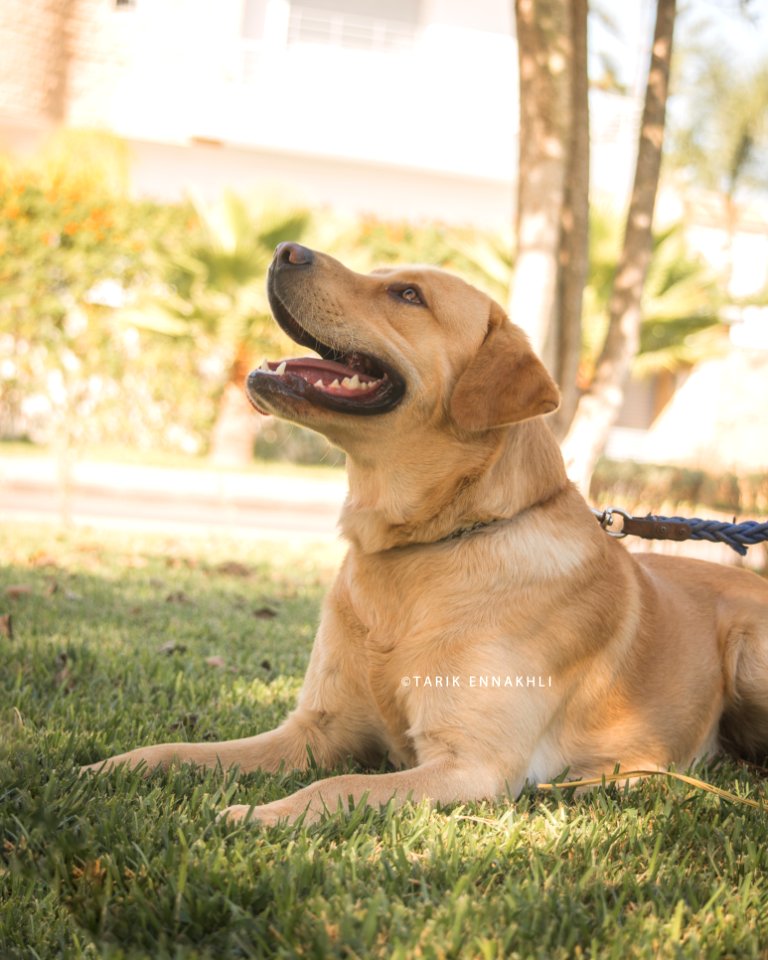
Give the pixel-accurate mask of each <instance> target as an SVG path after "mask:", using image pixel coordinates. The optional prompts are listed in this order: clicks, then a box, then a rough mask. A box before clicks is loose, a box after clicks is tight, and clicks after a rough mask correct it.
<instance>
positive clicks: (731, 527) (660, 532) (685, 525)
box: [592, 507, 768, 557]
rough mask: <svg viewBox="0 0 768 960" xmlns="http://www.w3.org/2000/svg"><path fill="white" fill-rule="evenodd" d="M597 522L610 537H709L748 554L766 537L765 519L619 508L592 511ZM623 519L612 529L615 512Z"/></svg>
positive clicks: (665, 538) (737, 551) (767, 534)
mask: <svg viewBox="0 0 768 960" xmlns="http://www.w3.org/2000/svg"><path fill="white" fill-rule="evenodd" d="M592 513H594V515H595V517H596V518H597V522H598V523H599V524H600V526H601V527H602V528H603V530H605V532H606V533H607V534H608V535H609V536H611V537H617V538H621V537H627V536H635V537H643V538H644V539H646V540H677V541H680V540H709V541H710V542H712V543H727V544H728V546H729V547H731V548H732V549H733V550H735V551H736V553H739V554H741V556H742V557H745V556H746V555H747V548H748V547H752V546H754V545H755V544H756V543H762V542H763V541H766V540H768V522H766V523H760V522H759V521H757V520H745V521H744V522H743V523H736V521H735V520H734V521H733V523H729V522H728V521H727V520H725V521H723V520H701V519H699V518H698V517H693V518H686V517H656V516H653V515H652V514H648V516H647V517H632V516H630V515H629V514H628V513H625V511H624V510H620V509H619V508H618V507H606V508H605V510H593V511H592ZM617 514H618V516H620V517H621V518H622V523H621V527H620V528H619V529H616V530H614V529H611V528H612V527H613V525H614V522H615V518H616V515H617Z"/></svg>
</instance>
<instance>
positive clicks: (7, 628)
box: [0, 613, 13, 640]
mask: <svg viewBox="0 0 768 960" xmlns="http://www.w3.org/2000/svg"><path fill="white" fill-rule="evenodd" d="M0 637H7V638H8V639H9V640H13V618H12V617H11V615H10V613H4V614H3V615H2V616H0Z"/></svg>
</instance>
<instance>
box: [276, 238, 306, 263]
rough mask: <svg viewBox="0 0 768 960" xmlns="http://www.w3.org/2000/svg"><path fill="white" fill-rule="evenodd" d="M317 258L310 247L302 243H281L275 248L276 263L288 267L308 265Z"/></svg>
mask: <svg viewBox="0 0 768 960" xmlns="http://www.w3.org/2000/svg"><path fill="white" fill-rule="evenodd" d="M314 259H315V255H314V253H313V252H312V251H311V250H310V249H309V247H302V245H301V244H300V243H279V244H278V245H277V249H276V250H275V265H276V266H286V267H308V266H309V265H310V264H311V263H312V262H313V261H314Z"/></svg>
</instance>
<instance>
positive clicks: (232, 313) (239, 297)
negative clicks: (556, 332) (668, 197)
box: [0, 131, 722, 465]
mask: <svg viewBox="0 0 768 960" xmlns="http://www.w3.org/2000/svg"><path fill="white" fill-rule="evenodd" d="M127 169H128V158H127V155H126V151H125V148H124V146H123V144H122V143H121V142H120V141H119V140H117V139H116V138H114V137H112V136H109V135H105V134H92V133H83V132H72V131H69V132H67V133H65V134H63V135H59V136H58V137H57V138H56V139H55V140H54V141H53V142H52V143H51V145H50V146H49V148H48V149H47V150H46V151H45V152H44V153H43V154H42V155H41V156H40V157H39V158H37V159H36V160H35V162H33V163H29V164H26V165H22V166H20V165H16V164H14V163H12V162H11V161H10V160H8V159H0V437H2V438H3V439H11V438H14V439H25V440H29V441H31V442H33V443H39V444H52V443H58V444H59V445H60V446H61V447H63V448H64V449H66V450H69V451H73V450H76V451H78V452H79V451H82V450H83V449H86V448H90V447H94V446H104V445H107V446H111V447H114V446H116V445H126V446H131V447H133V448H134V449H139V450H144V451H179V452H184V453H187V454H199V455H206V456H210V457H212V458H213V459H214V460H216V461H218V462H219V463H222V464H231V465H237V464H242V463H245V462H248V461H249V460H250V459H251V458H252V457H253V454H254V451H255V452H256V453H257V454H258V455H259V456H261V457H265V458H274V457H278V456H279V457H283V458H288V459H292V460H294V461H298V462H332V463H337V462H339V460H340V455H339V454H337V453H336V452H335V451H331V450H330V448H329V447H328V444H327V443H326V441H324V440H323V439H322V438H317V437H315V436H314V435H309V434H307V433H306V432H305V431H301V430H299V429H298V428H295V427H291V426H288V425H283V424H277V423H273V422H272V421H269V420H265V419H264V418H261V417H258V416H256V415H254V414H253V413H252V411H251V410H250V408H249V406H248V404H247V402H246V401H245V398H244V393H243V387H242V384H243V380H244V378H245V376H246V374H247V372H248V370H249V369H250V368H251V367H252V366H253V365H255V364H257V363H258V361H259V360H260V358H261V357H262V356H264V355H269V356H271V357H274V356H280V355H287V354H289V353H290V352H291V351H292V349H294V348H293V347H292V346H291V345H290V343H289V341H287V339H286V338H285V337H284V336H283V335H282V334H281V333H280V331H279V330H278V329H277V327H276V325H275V324H274V323H273V321H272V320H271V318H270V315H269V310H268V304H267V300H266V295H265V278H266V271H267V268H268V266H269V262H270V259H271V256H272V251H273V249H274V247H275V245H276V244H277V243H278V242H279V241H280V240H285V239H293V240H303V241H305V242H307V243H309V244H310V245H314V246H321V247H322V248H323V249H325V250H327V251H328V252H330V253H332V254H334V255H336V256H338V257H339V258H340V259H341V260H343V261H344V262H345V263H347V264H348V265H350V266H351V267H353V268H355V269H358V270H369V269H372V268H373V267H375V266H377V265H387V264H392V263H406V262H411V263H428V264H432V265H436V266H440V267H444V268H445V269H447V270H451V271H453V272H456V273H458V274H460V275H462V276H464V277H465V279H467V280H468V281H469V282H471V283H474V284H475V285H477V286H479V287H481V288H482V289H484V290H485V291H487V292H488V293H489V294H490V295H491V296H493V297H494V298H496V299H497V300H500V301H501V302H505V301H506V299H507V294H508V290H509V285H510V280H511V277H512V273H513V269H514V263H513V256H512V254H511V251H512V239H511V236H494V235H488V234H484V233H482V232H481V231H478V230H476V229H472V228H460V227H455V226H448V225H446V224H441V223H423V222H420V223H410V222H383V221H380V220H377V219H375V218H373V217H363V218H360V219H359V220H357V221H354V222H349V221H341V220H335V219H334V218H332V217H331V216H329V214H328V213H327V211H312V210H308V209H305V208H303V207H299V206H296V205H295V204H291V203H290V202H289V201H287V200H286V199H285V198H277V199H275V198H271V199H270V198H265V197H253V198H251V197H245V196H237V195H235V194H232V193H227V194H225V195H223V196H222V197H221V198H220V199H219V200H217V201H216V202H205V201H203V200H201V199H199V198H190V200H189V201H188V202H186V203H183V204H167V203H163V204H161V203H153V202H150V201H146V200H134V199H132V198H131V197H130V196H129V195H128V193H127V189H126V184H127V180H128V178H127ZM620 231H621V220H620V218H619V217H618V216H617V215H614V214H612V213H610V212H607V211H604V210H602V211H600V210H598V211H596V212H595V213H594V214H593V219H592V237H591V251H590V261H591V262H590V271H589V279H588V284H587V292H586V297H585V323H584V326H585V337H584V349H583V356H582V376H583V378H584V380H585V382H586V381H587V380H588V378H589V371H590V369H591V365H593V364H594V360H595V356H596V352H597V349H598V344H599V343H600V342H601V340H602V335H603V332H604V329H605V323H606V319H605V317H606V306H607V299H608V296H609V292H610V287H611V280H612V276H613V271H614V269H615V263H616V257H617V254H618V250H619V246H620V240H621V236H620ZM719 279H720V278H718V277H716V276H714V275H713V274H712V273H711V270H710V268H708V267H707V266H706V265H705V264H704V263H703V262H702V261H701V260H700V259H698V258H697V257H695V256H693V255H692V254H691V253H690V252H689V251H688V250H687V249H686V246H685V241H684V237H683V233H682V231H681V230H680V229H677V228H673V229H668V230H666V231H665V232H664V233H661V234H659V235H658V236H657V237H656V242H655V247H654V258H653V264H652V267H651V273H650V277H649V281H648V284H647V286H646V292H645V298H644V325H643V337H642V350H641V353H640V355H639V357H638V359H637V361H636V372H638V373H641V374H648V373H651V372H653V371H655V370H658V369H668V370H674V369H679V368H680V367H684V366H686V365H691V364H693V363H694V362H696V361H697V360H699V359H701V357H702V356H703V355H706V353H707V351H709V350H711V349H712V348H713V345H716V343H717V342H718V339H719V337H720V336H721V326H720V325H719V322H718V315H719V311H720V309H721V306H722V304H721V300H720V296H719V294H718V289H722V284H720V283H719Z"/></svg>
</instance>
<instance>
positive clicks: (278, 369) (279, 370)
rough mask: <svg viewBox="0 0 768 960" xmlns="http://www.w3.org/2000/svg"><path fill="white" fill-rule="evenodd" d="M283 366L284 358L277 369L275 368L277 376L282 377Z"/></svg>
mask: <svg viewBox="0 0 768 960" xmlns="http://www.w3.org/2000/svg"><path fill="white" fill-rule="evenodd" d="M285 366H286V365H285V360H283V362H282V363H281V364H280V366H279V367H278V368H277V370H275V373H276V374H277V375H278V377H282V375H283V374H284V373H285Z"/></svg>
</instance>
